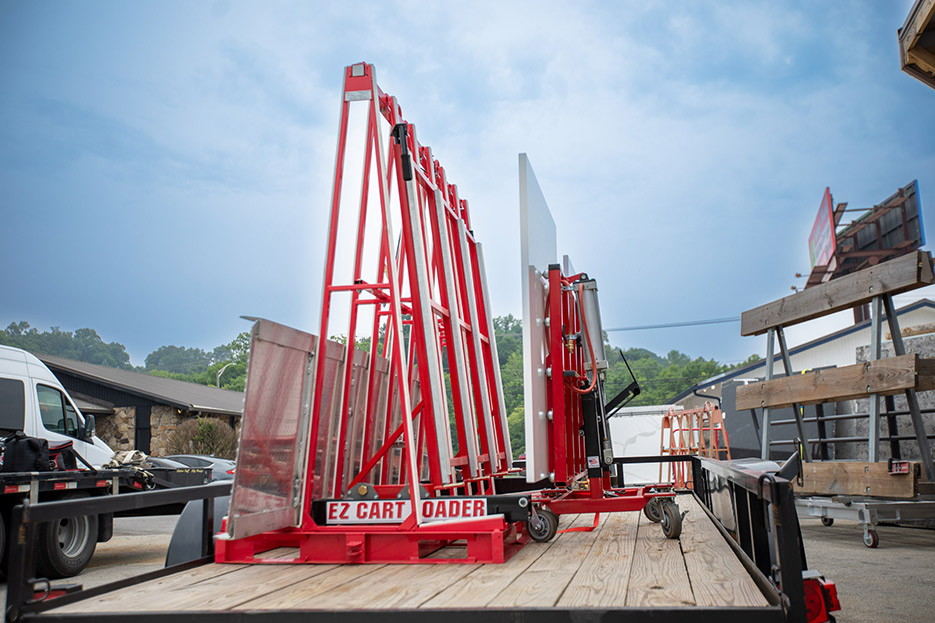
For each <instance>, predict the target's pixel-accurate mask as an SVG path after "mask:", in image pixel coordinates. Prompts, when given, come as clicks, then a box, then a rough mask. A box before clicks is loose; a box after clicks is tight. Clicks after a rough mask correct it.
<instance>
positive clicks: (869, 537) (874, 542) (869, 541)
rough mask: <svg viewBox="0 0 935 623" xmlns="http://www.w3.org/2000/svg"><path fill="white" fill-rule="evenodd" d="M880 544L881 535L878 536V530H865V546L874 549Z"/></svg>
mask: <svg viewBox="0 0 935 623" xmlns="http://www.w3.org/2000/svg"><path fill="white" fill-rule="evenodd" d="M879 544H880V535H879V534H877V531H876V530H871V529H869V528H868V529H866V530H864V545H866V546H867V547H870V548H873V547H876V546H878V545H879Z"/></svg>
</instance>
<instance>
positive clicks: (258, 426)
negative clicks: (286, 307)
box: [227, 320, 318, 539]
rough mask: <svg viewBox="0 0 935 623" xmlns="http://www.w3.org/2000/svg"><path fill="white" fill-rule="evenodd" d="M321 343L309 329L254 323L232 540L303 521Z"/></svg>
mask: <svg viewBox="0 0 935 623" xmlns="http://www.w3.org/2000/svg"><path fill="white" fill-rule="evenodd" d="M317 346H318V338H316V337H315V336H314V335H310V334H308V333H303V332H301V331H297V330H295V329H290V328H289V327H286V326H283V325H279V324H276V323H273V322H270V321H268V320H258V321H257V322H255V323H254V325H253V331H252V338H251V345H250V361H249V363H248V367H247V388H246V396H245V399H244V414H243V420H242V422H241V428H240V446H239V447H240V448H241V451H240V452H239V453H238V456H237V470H236V472H235V473H234V484H233V489H232V492H231V506H230V513H229V518H228V523H227V530H228V534H229V535H230V536H231V538H234V539H240V538H244V537H247V536H251V535H254V534H259V533H263V532H268V531H271V530H278V529H281V528H287V527H291V526H296V525H298V524H299V521H300V519H301V514H300V513H301V508H302V499H301V498H302V495H303V492H304V487H303V486H302V478H303V476H304V474H305V470H306V466H307V458H308V434H309V421H310V410H311V397H312V390H313V387H314V372H315V366H314V362H315V356H316V351H317V350H318V349H317Z"/></svg>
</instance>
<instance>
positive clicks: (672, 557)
mask: <svg viewBox="0 0 935 623" xmlns="http://www.w3.org/2000/svg"><path fill="white" fill-rule="evenodd" d="M627 605H628V606H694V605H695V597H694V595H693V594H692V587H691V581H690V580H689V578H688V571H687V570H686V569H685V562H684V561H683V560H682V550H681V548H680V546H679V542H678V540H675V539H667V538H666V537H665V536H664V535H663V534H662V530H660V529H659V526H658V525H657V524H654V523H652V522H651V521H649V520H648V519H646V517H645V516H644V515H643V514H642V513H640V514H639V528H638V530H637V533H636V547H635V548H634V550H633V564H632V566H631V567H630V583H629V585H628V586H627Z"/></svg>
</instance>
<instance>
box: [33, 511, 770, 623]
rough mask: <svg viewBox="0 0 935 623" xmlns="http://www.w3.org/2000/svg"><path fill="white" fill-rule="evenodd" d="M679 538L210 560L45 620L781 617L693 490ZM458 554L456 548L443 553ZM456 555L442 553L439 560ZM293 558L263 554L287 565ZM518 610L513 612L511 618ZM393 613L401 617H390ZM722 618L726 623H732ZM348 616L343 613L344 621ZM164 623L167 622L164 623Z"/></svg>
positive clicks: (607, 519)
mask: <svg viewBox="0 0 935 623" xmlns="http://www.w3.org/2000/svg"><path fill="white" fill-rule="evenodd" d="M678 503H679V506H680V507H681V508H682V510H683V511H688V514H687V515H686V516H685V520H684V523H683V529H682V536H681V539H680V540H673V539H667V538H665V537H664V536H663V535H662V533H661V531H660V530H659V528H658V526H657V525H655V524H653V523H652V522H650V521H649V520H648V519H647V518H646V517H645V516H644V515H643V514H642V513H614V514H609V515H604V516H602V517H601V520H600V524H599V526H598V528H597V529H595V530H594V531H592V532H567V533H562V534H559V535H557V537H556V538H555V539H553V540H552V541H550V542H548V543H535V542H530V543H528V544H527V545H526V546H524V547H523V548H522V549H521V550H520V551H519V553H518V554H516V555H515V556H514V557H512V558H511V559H509V560H508V561H507V562H506V563H503V564H471V563H465V564H443V565H433V564H412V565H295V564H284V565H275V564H272V565H271V564H252V565H235V564H217V563H208V564H204V565H200V566H198V567H195V568H192V569H189V570H186V571H181V572H177V573H174V574H172V575H169V576H165V577H162V578H158V579H154V580H150V581H148V582H144V583H142V584H137V585H134V586H128V587H126V588H122V589H119V590H116V591H113V592H109V593H104V594H102V595H99V596H96V597H92V598H89V599H85V600H82V601H79V602H76V603H73V604H70V605H66V606H62V607H59V608H53V609H51V610H48V611H47V612H45V613H43V614H42V615H40V616H39V617H37V618H36V620H39V621H50V622H51V621H77V620H82V619H92V618H93V619H94V620H101V621H106V620H108V619H110V618H113V619H127V620H129V619H131V618H132V619H133V620H139V617H140V616H153V617H156V618H158V617H167V616H170V615H172V616H178V615H181V614H182V613H185V614H186V615H196V614H198V613H203V614H205V615H209V614H214V615H218V614H221V613H226V614H228V615H230V620H235V619H236V618H237V617H236V616H235V613H237V614H243V615H246V614H248V613H249V614H251V615H257V616H258V620H259V619H262V618H263V617H264V616H268V615H272V614H287V613H291V614H292V615H298V614H300V613H301V614H302V615H303V616H307V615H308V614H312V613H320V614H323V613H326V612H327V613H329V615H330V616H335V615H352V614H354V613H357V614H361V613H362V612H364V611H374V610H379V611H382V612H381V615H382V616H383V617H384V618H393V619H396V618H406V619H411V618H412V616H413V615H414V614H417V613H423V614H426V615H433V616H436V617H437V616H438V614H439V612H438V611H439V610H453V611H460V612H473V614H474V616H477V615H478V614H480V613H479V612H478V611H481V610H482V611H483V612H484V616H487V615H488V614H489V615H491V616H494V617H495V618H499V617H498V616H497V613H498V612H500V613H503V614H504V616H505V615H507V614H510V616H512V614H515V613H517V612H524V611H528V612H530V613H532V612H533V611H535V612H539V613H541V614H547V613H552V614H556V615H560V618H569V617H570V618H574V617H575V616H576V614H584V613H586V612H589V611H595V610H597V611H603V612H607V613H612V612H619V613H620V614H624V613H626V612H633V613H635V612H636V611H645V610H651V611H655V613H656V614H657V615H659V616H662V615H664V614H668V615H669V616H667V617H663V619H664V620H690V621H703V620H706V616H705V615H706V614H710V615H714V613H715V612H717V616H718V620H719V621H726V620H737V621H740V620H751V619H752V617H757V620H758V621H764V622H765V621H781V620H782V612H781V609H780V606H779V605H778V604H772V605H771V604H770V600H769V599H768V598H767V595H766V594H764V592H763V591H762V590H760V588H759V587H758V586H757V584H756V582H755V581H754V580H753V578H752V577H751V575H750V573H748V572H747V570H746V569H745V568H744V565H743V564H742V562H741V560H740V559H739V558H738V556H737V554H736V553H735V552H734V550H733V549H732V548H731V546H730V545H729V544H728V542H727V541H726V540H725V537H724V536H723V535H722V534H721V532H720V531H719V530H718V528H717V527H716V525H715V524H714V523H713V522H712V520H711V519H710V518H709V517H708V516H707V515H706V514H705V512H704V510H703V509H702V508H701V506H700V505H699V504H698V503H697V501H696V500H695V499H694V497H693V496H692V495H690V494H686V495H680V496H678ZM592 522H593V515H590V514H586V515H569V516H563V517H562V524H561V526H560V529H563V528H566V527H586V526H591V525H592ZM446 549H449V550H450V549H452V548H446ZM452 554H455V555H457V552H452V551H441V550H440V551H439V552H438V556H439V557H450V556H451V555H452ZM294 556H296V552H295V551H293V550H290V549H286V548H281V549H279V550H274V551H271V552H269V553H268V554H267V557H269V558H279V559H282V560H286V559H289V558H292V557H294ZM511 613H512V614H511ZM394 615H398V616H394ZM725 617H726V618H725ZM339 618H343V617H339ZM165 620H168V619H165Z"/></svg>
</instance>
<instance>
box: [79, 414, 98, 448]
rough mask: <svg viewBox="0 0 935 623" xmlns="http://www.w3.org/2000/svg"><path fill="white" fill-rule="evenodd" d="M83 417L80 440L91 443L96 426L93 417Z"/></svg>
mask: <svg viewBox="0 0 935 623" xmlns="http://www.w3.org/2000/svg"><path fill="white" fill-rule="evenodd" d="M83 415H84V435H82V436H81V437H82V439H83V440H84V441H91V440H92V439H93V438H94V435H95V434H96V433H97V426H96V424H95V422H94V416H93V415H89V414H87V413H85V414H83Z"/></svg>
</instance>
